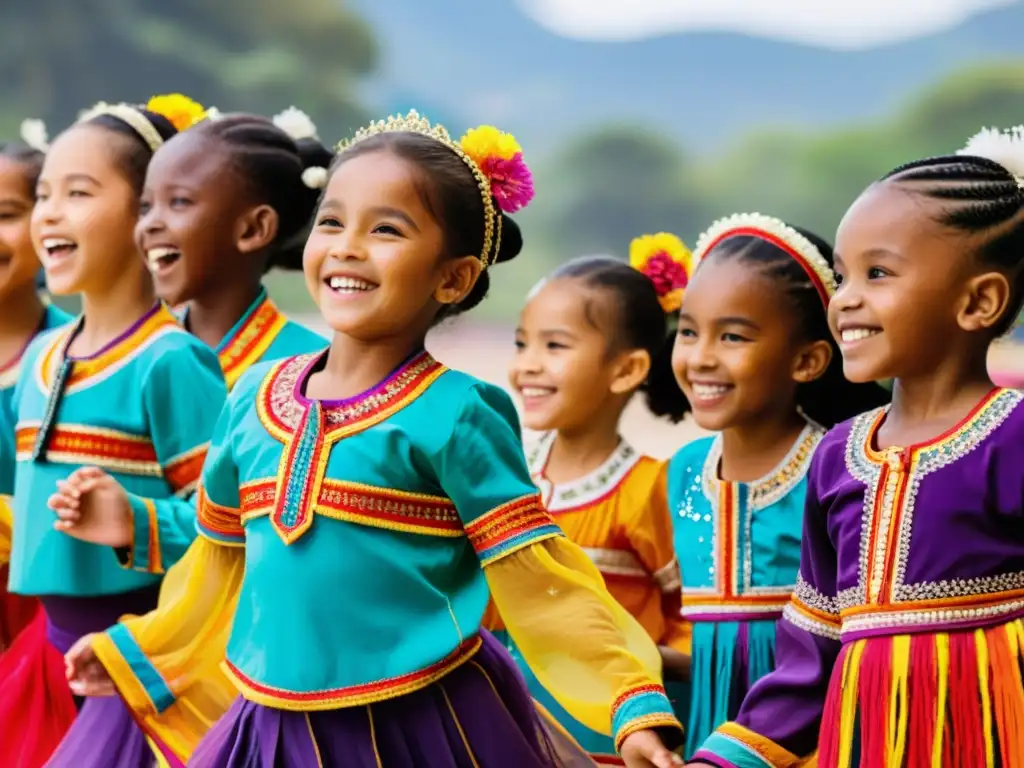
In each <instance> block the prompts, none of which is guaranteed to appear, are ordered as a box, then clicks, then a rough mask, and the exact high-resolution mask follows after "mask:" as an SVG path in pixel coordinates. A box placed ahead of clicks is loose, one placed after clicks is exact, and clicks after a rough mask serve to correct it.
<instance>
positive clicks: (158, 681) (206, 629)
mask: <svg viewBox="0 0 1024 768" xmlns="http://www.w3.org/2000/svg"><path fill="white" fill-rule="evenodd" d="M244 558H245V550H244V549H243V548H241V547H226V546H223V545H221V544H217V543H214V542H212V541H210V540H209V539H207V538H204V537H202V536H200V537H198V538H197V539H196V540H195V541H194V542H193V544H192V546H191V547H189V549H188V551H187V552H186V553H185V556H184V557H183V558H182V559H181V560H180V561H179V562H178V563H176V564H175V565H174V566H173V567H172V568H171V569H170V571H168V572H167V576H166V578H165V579H164V583H163V585H162V586H161V589H160V601H159V604H158V605H157V608H156V609H155V610H154V611H152V612H150V613H148V614H146V615H145V616H129V617H125V618H124V619H122V620H121V622H120V623H119V624H117V625H115V626H114V627H113V628H112V629H110V630H108V631H107V632H106V633H104V634H102V635H98V636H97V637H96V639H95V640H94V641H93V650H94V651H95V653H96V656H97V657H98V658H99V660H100V662H102V664H103V666H105V667H106V669H107V672H108V673H109V674H110V677H111V679H112V680H113V682H114V684H115V685H116V686H117V689H118V692H119V693H120V694H121V697H122V698H123V699H124V700H125V702H126V703H127V705H128V706H129V707H130V708H131V709H132V710H133V711H134V713H135V715H136V717H137V718H138V719H139V720H140V722H141V724H142V726H143V728H144V730H146V731H147V732H148V733H151V734H152V735H155V736H157V737H158V738H159V739H160V740H161V741H163V742H164V743H165V744H167V746H168V747H170V748H171V749H172V750H173V751H174V752H175V754H177V755H178V756H179V757H180V758H181V759H182V760H184V759H187V758H188V756H189V755H190V754H191V753H192V751H193V750H194V749H195V747H196V745H197V744H198V743H199V740H200V738H202V736H203V735H204V734H205V733H206V731H207V730H209V728H210V726H212V725H213V723H214V722H216V721H217V720H218V719H219V718H220V717H221V715H223V714H224V712H226V711H227V709H228V708H229V707H230V706H231V702H232V701H233V700H234V699H235V698H236V697H237V695H238V692H237V691H236V690H235V688H234V686H233V685H232V684H231V683H230V682H229V681H228V679H227V677H226V676H225V675H224V674H223V672H221V670H220V663H221V662H222V661H223V660H224V656H225V652H226V649H227V642H228V637H229V635H230V631H231V624H232V621H233V619H234V615H235V607H236V606H237V604H238V593H239V589H240V588H241V584H242V575H243V570H244Z"/></svg>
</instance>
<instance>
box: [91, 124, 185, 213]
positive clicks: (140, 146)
mask: <svg viewBox="0 0 1024 768" xmlns="http://www.w3.org/2000/svg"><path fill="white" fill-rule="evenodd" d="M135 109H136V110H137V111H138V113H139V114H140V115H142V116H143V117H145V118H146V119H147V120H148V121H149V122H150V124H151V125H152V126H153V128H155V129H156V132H157V133H158V134H160V138H161V139H163V140H164V141H167V140H168V139H171V138H173V137H174V136H175V135H176V134H177V133H178V129H177V128H175V127H174V126H173V125H172V124H171V121H170V120H168V119H167V118H166V117H164V116H163V115H159V114H157V113H156V112H150V111H149V110H148V109H143V108H142V107H135ZM84 125H97V126H99V127H100V128H105V129H106V130H108V131H111V132H112V133H116V134H119V135H121V136H125V137H126V138H128V139H130V141H127V142H120V143H119V145H118V146H116V147H114V151H115V152H117V153H118V155H119V157H118V160H119V163H118V164H119V165H120V166H121V167H122V168H123V170H124V174H125V177H126V178H127V179H128V182H129V183H130V184H131V186H132V189H134V190H135V196H136V197H141V196H142V188H143V186H144V185H145V183H146V169H147V168H148V167H149V161H150V160H152V159H153V150H152V149H151V148H150V146H149V144H147V143H146V141H145V139H143V138H142V136H140V135H139V134H138V132H137V131H136V130H135V129H134V128H132V127H131V126H130V125H129V124H128V123H126V122H125V121H124V120H122V119H121V118H119V117H115V116H114V115H107V114H100V115H96V116H95V117H92V118H90V119H88V120H86V121H85V123H84Z"/></svg>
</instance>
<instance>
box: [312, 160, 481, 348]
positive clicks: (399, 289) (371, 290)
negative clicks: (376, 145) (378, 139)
mask: <svg viewBox="0 0 1024 768" xmlns="http://www.w3.org/2000/svg"><path fill="white" fill-rule="evenodd" d="M422 183H423V182H422V181H421V179H420V177H419V176H418V173H417V170H416V168H415V167H414V166H412V165H410V164H409V163H408V162H406V161H405V160H403V159H401V158H399V157H397V156H396V155H394V154H392V153H390V152H386V151H375V152H369V153H367V154H363V155H357V156H356V157H353V158H351V159H348V160H346V161H345V162H343V163H342V164H341V165H340V166H339V167H338V168H337V169H336V170H335V171H334V173H333V174H332V176H331V179H330V181H329V182H328V185H327V188H326V190H325V192H324V197H323V201H322V203H321V204H320V208H319V210H318V211H317V213H316V218H315V219H314V227H313V231H312V233H311V234H310V237H309V240H308V241H307V243H306V249H305V252H304V254H303V271H304V272H305V275H306V287H307V288H308V289H309V292H310V294H311V295H312V296H313V299H314V300H315V301H316V303H317V305H318V306H319V307H320V312H321V314H322V315H323V317H324V319H325V320H326V321H327V323H328V325H330V326H331V328H332V329H334V330H335V331H337V332H339V333H343V334H345V335H348V336H352V337H354V338H358V339H360V340H363V341H371V340H380V339H384V338H388V337H395V336H406V335H409V336H415V335H419V334H423V333H426V330H427V328H428V327H429V326H430V323H431V321H432V320H433V318H434V317H435V316H436V314H437V312H438V310H439V308H440V306H441V304H442V303H449V302H451V301H454V300H457V299H459V298H461V296H464V295H465V293H468V291H469V290H470V288H472V286H473V283H474V282H475V281H476V277H477V276H479V266H478V265H479V262H478V261H477V260H476V259H474V258H472V257H461V258H452V259H449V258H445V256H444V254H443V247H444V234H443V232H442V230H441V227H440V225H439V224H438V222H437V220H436V219H435V218H434V216H433V215H432V214H431V213H430V211H429V210H428V209H427V208H426V205H425V204H424V201H423V199H422V197H421V194H420V191H419V188H418V184H422ZM467 270H468V272H469V273H472V274H468V273H467ZM467 275H468V276H467Z"/></svg>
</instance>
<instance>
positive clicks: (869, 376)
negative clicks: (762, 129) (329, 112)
mask: <svg viewBox="0 0 1024 768" xmlns="http://www.w3.org/2000/svg"><path fill="white" fill-rule="evenodd" d="M1022 133H1024V129H1015V130H1014V131H1010V132H1006V133H1002V132H999V131H984V132H982V133H981V134H979V136H977V137H975V139H973V140H972V141H971V142H970V144H969V145H968V146H967V148H966V149H964V150H962V151H961V152H959V153H956V154H952V155H949V156H945V157H939V158H931V159H927V160H922V161H918V162H913V163H910V164H908V165H905V166H902V167H900V168H898V169H896V170H894V171H893V172H892V173H890V174H888V175H887V176H886V177H884V178H883V179H881V180H880V181H879V182H877V183H875V184H873V185H871V186H870V187H869V188H868V189H867V190H865V192H864V193H863V194H862V195H861V196H860V197H859V198H858V199H857V200H856V201H855V202H854V204H853V205H852V207H851V208H850V210H849V211H848V213H847V214H846V216H845V217H844V218H843V221H842V224H841V225H840V228H839V231H838V233H837V236H836V249H835V251H834V252H833V249H832V248H831V247H830V246H829V244H828V243H827V242H826V241H825V240H824V239H823V238H821V237H819V236H817V235H815V234H813V233H810V232H807V231H804V230H801V229H798V228H796V227H794V226H791V225H789V224H787V223H785V222H783V221H781V220H779V219H776V218H772V217H770V216H765V215H761V214H737V215H733V216H729V217H726V218H724V219H721V220H720V221H718V222H715V223H714V224H712V225H711V226H710V227H709V228H708V230H707V231H706V232H705V233H704V234H703V235H702V236H701V237H700V238H699V239H698V240H697V242H696V246H695V248H694V250H693V252H692V253H691V252H690V251H689V250H688V249H687V248H686V247H685V246H684V245H683V243H682V242H681V241H680V240H679V239H678V238H676V237H674V236H673V235H669V234H665V233H661V234H657V235H647V236H643V237H640V238H638V239H637V240H635V241H634V242H633V244H632V246H631V248H630V259H629V262H628V263H627V262H626V261H622V260H619V259H615V258H611V257H600V256H597V257H585V258H579V259H574V260H572V261H569V262H568V263H566V264H565V265H563V266H562V267H560V268H559V269H557V270H556V271H555V272H554V273H553V274H551V275H550V276H549V277H547V278H546V279H545V280H543V281H541V283H540V284H538V285H537V286H536V288H535V289H534V290H533V291H532V292H531V293H530V294H529V296H528V297H527V298H526V303H525V306H524V307H523V310H522V313H521V315H520V321H519V325H518V328H517V329H516V333H515V353H514V356H513V358H512V362H511V365H510V371H509V383H510V388H511V390H512V392H513V394H514V395H516V397H517V398H518V399H519V400H520V404H521V414H522V424H523V425H524V426H525V427H527V428H529V429H531V430H535V431H537V432H539V433H541V438H540V440H539V441H538V442H537V443H536V444H535V445H532V446H530V447H528V448H526V449H524V447H523V443H522V438H521V434H520V417H519V415H518V414H517V411H516V409H515V407H514V405H513V403H512V400H511V398H510V397H509V396H508V395H507V394H505V392H504V391H503V390H502V389H499V388H498V387H496V386H493V385H491V384H486V383H484V382H482V381H479V380H477V379H474V378H473V377H471V376H469V375H467V374H464V373H460V372H458V371H454V370H450V369H448V368H447V367H445V366H444V365H443V364H442V363H441V362H439V361H437V360H435V359H434V358H433V357H432V356H431V355H430V353H429V352H427V351H426V349H425V338H426V336H427V333H428V331H429V329H430V328H432V327H433V326H434V325H436V324H437V323H438V322H441V321H443V320H445V319H447V318H450V317H453V316H456V315H458V314H461V313H463V312H466V311H468V310H469V309H472V308H473V307H474V306H476V305H477V304H478V303H480V302H481V301H482V300H483V299H484V298H485V295H486V294H487V292H488V289H489V287H490V282H491V280H492V279H494V278H493V275H492V272H491V270H492V269H494V268H495V267H496V266H497V265H499V264H501V263H503V262H507V261H509V260H511V259H513V258H515V257H516V256H517V255H518V254H519V252H520V250H521V249H522V247H523V239H522V234H521V232H520V230H519V227H518V225H517V224H516V223H515V220H514V218H513V217H512V214H514V213H515V212H517V211H518V210H520V209H521V208H522V207H524V206H525V205H526V204H528V203H529V202H530V199H531V198H532V196H533V180H532V176H531V175H530V172H529V169H528V167H527V166H526V164H525V162H524V160H523V155H522V150H521V148H520V147H519V145H518V144H517V143H516V142H515V140H514V138H513V137H512V136H510V135H508V134H505V133H502V132H500V131H498V130H497V129H495V128H493V127H491V126H482V127H480V128H476V129H473V130H471V131H469V132H468V133H467V134H466V135H465V136H464V137H462V139H461V140H456V139H454V138H453V137H452V136H450V135H449V134H448V133H447V131H446V130H445V129H444V128H442V127H440V126H436V125H431V124H430V123H429V122H428V121H427V120H426V119H425V118H423V117H421V116H419V115H418V114H416V113H410V114H408V115H405V116H399V117H393V118H388V119H387V120H383V121H379V122H376V123H373V124H371V125H370V126H369V127H367V128H365V129H363V130H362V131H360V132H359V133H357V134H356V135H355V136H354V137H353V138H352V139H350V140H348V141H346V142H344V143H342V144H341V145H339V146H338V147H337V148H336V149H335V150H334V151H331V150H328V149H326V148H325V147H324V145H323V144H322V143H321V142H320V141H319V139H318V138H317V135H316V129H315V127H314V126H313V125H312V123H310V121H309V120H308V118H307V117H306V116H305V115H303V114H302V113H301V112H298V111H297V110H295V109H290V110H287V111H286V112H284V113H282V114H281V115H278V116H277V117H276V118H273V119H267V118H262V117H256V116H251V115H241V114H221V113H219V112H217V111H216V110H203V109H202V108H201V107H200V106H199V105H197V104H195V103H194V102H192V101H190V100H188V99H186V98H184V97H181V96H171V97H158V98H156V99H154V100H152V101H151V102H150V103H149V104H148V105H147V106H146V107H145V108H142V107H137V106H131V105H125V104H116V105H108V104H101V105H97V106H96V107H95V108H93V109H92V110H89V111H88V112H86V113H84V114H83V115H82V117H81V118H80V119H79V120H78V121H77V122H76V123H75V124H74V125H72V126H71V127H69V128H68V129H67V130H65V131H64V132H63V133H62V134H60V136H58V137H57V139H56V140H55V141H54V142H53V144H52V146H43V144H42V142H41V141H38V140H37V141H33V142H31V143H33V144H35V146H25V145H23V144H6V145H2V147H0V494H3V495H4V496H3V497H2V498H3V500H2V501H0V562H2V563H4V565H5V566H6V567H7V568H8V569H9V573H7V574H6V575H5V581H6V582H7V593H5V594H3V595H0V643H2V646H0V647H2V648H4V650H3V652H2V655H0V758H2V762H3V764H4V765H12V766H18V767H19V768H22V767H23V768H37V766H43V765H52V766H58V767H59V766H70V765H75V766H76V768H80V767H82V768H92V767H96V768H99V767H100V766H112V767H114V768H144V767H145V768H148V766H151V765H153V764H157V765H160V766H167V767H168V768H170V767H173V766H182V765H185V764H186V763H187V764H188V765H194V766H201V767H203V768H222V767H224V766H227V767H228V768H232V767H237V768H242V767H243V766H244V767H245V768H249V767H253V768H279V767H280V768H307V766H309V767H312V766H354V767H356V768H362V767H363V766H366V768H374V767H380V768H413V767H414V766H432V767H433V766H437V767H438V768H463V767H464V766H465V767H467V768H468V767H469V766H474V767H475V766H479V768H523V767H525V766H538V768H543V767H544V766H585V765H591V766H593V765H595V764H597V765H626V766H630V767H631V768H649V767H650V766H656V767H657V768H668V767H669V766H672V765H682V764H683V758H686V759H688V760H691V761H692V764H693V765H710V766H718V767H719V768H765V767H766V766H770V767H772V768H789V767H791V766H804V765H814V764H817V765H821V766H823V768H852V767H853V766H872V767H873V766H889V767H890V768H898V767H900V766H915V765H919V764H921V765H932V766H947V765H965V766H966V765H970V766H986V767H987V768H995V767H996V766H1000V767H1001V768H1013V767H1014V766H1016V767H1017V768H1021V767H1022V766H1024V741H1022V737H1021V736H1020V730H1021V727H1022V726H1024V683H1022V661H1024V624H1022V623H1021V617H1022V616H1024V598H1022V595H1024V468H1022V467H1021V466H1020V462H1019V461H1017V460H1016V458H1017V457H1016V454H1015V453H1014V447H1013V446H1014V445H1015V444H1017V442H1018V441H1019V440H1021V439H1022V438H1024V408H1019V407H1018V406H1019V405H1020V401H1021V399H1022V395H1021V394H1019V393H1017V392H1015V391H1011V390H1004V389H999V388H996V387H995V386H994V385H993V384H992V382H991V380H990V379H989V377H988V374H987V370H986V365H985V361H986V353H987V349H988V345H989V344H990V342H991V341H992V340H993V339H995V338H997V337H998V336H1000V335H1001V334H1002V333H1003V332H1005V330H1006V329H1007V328H1009V327H1010V325H1011V324H1012V322H1013V320H1014V319H1015V317H1016V316H1017V315H1018V313H1019V312H1020V309H1021V304H1022V303H1024V135H1022ZM36 138H37V139H38V136H37V137H36ZM40 260H41V264H42V267H43V269H44V270H45V273H46V283H47V288H48V291H49V292H50V293H52V294H59V295H72V294H77V295H79V296H80V297H81V301H82V308H83V309H82V314H81V316H80V317H79V318H77V319H72V318H69V317H66V316H64V315H62V314H61V313H60V312H59V311H57V310H55V309H54V308H52V307H49V306H47V305H46V304H45V303H44V302H43V301H42V300H41V299H40V297H39V295H38V294H37V290H36V280H35V277H36V273H37V272H38V269H39V266H40ZM273 267H278V268H284V269H297V270H298V269H301V270H302V272H303V274H304V277H305V281H306V285H307V287H308V289H309V291H310V294H311V295H312V296H313V298H314V300H315V302H316V304H317V306H318V308H319V310H320V312H321V315H322V317H323V320H324V322H325V323H326V325H327V326H329V327H330V329H331V331H332V336H331V338H330V339H324V338H321V337H319V336H317V335H316V334H313V333H311V332H310V331H307V330H305V329H304V328H302V327H300V326H298V325H296V324H295V323H292V322H291V321H289V320H288V319H287V318H285V317H284V316H283V315H282V314H281V313H280V312H279V311H278V310H277V309H276V308H275V306H274V305H273V303H272V302H271V300H270V299H269V298H268V296H267V294H266V291H265V290H264V289H263V287H262V283H261V280H262V276H263V274H264V273H265V272H266V271H267V270H268V269H270V268H273ZM497 279H499V280H500V271H499V276H498V278H497ZM883 382H884V383H885V386H883V385H882V383H883ZM637 396H643V397H644V398H645V399H646V402H647V404H648V406H649V408H650V410H651V412H652V413H654V414H655V415H657V416H662V417H665V418H668V419H670V420H672V421H674V422H678V421H680V420H681V419H683V418H684V416H686V415H687V414H690V415H691V416H692V418H693V419H694V420H695V421H696V423H697V424H698V425H699V426H700V427H702V428H703V429H705V430H707V431H709V432H711V433H713V434H712V436H709V437H706V438H702V439H699V440H696V441H694V442H692V443H690V444H688V445H684V446H681V447H680V449H679V450H678V452H677V453H676V454H675V455H674V456H673V457H672V458H671V459H669V460H668V461H657V460H655V459H652V458H650V457H648V456H645V455H643V454H642V453H640V452H639V451H638V450H637V449H636V448H634V447H633V446H631V445H630V444H629V443H628V442H627V441H625V440H624V439H623V438H622V437H621V435H620V429H619V428H620V421H621V418H622V414H623V412H624V410H625V408H626V406H627V404H629V403H630V401H631V400H633V399H634V398H635V397H637ZM915 509H916V510H917V513H918V514H917V519H916V521H915V519H914V511H915ZM915 523H916V524H915Z"/></svg>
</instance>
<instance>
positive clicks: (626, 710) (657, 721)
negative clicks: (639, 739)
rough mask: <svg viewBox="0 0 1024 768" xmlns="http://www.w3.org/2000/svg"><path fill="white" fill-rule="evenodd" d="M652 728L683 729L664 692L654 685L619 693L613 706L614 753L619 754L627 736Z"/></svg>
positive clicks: (641, 686) (638, 686) (660, 687)
mask: <svg viewBox="0 0 1024 768" xmlns="http://www.w3.org/2000/svg"><path fill="white" fill-rule="evenodd" d="M651 728H673V729H675V730H679V731H681V730H682V729H683V726H682V725H681V724H680V723H679V720H678V719H676V716H675V714H674V713H673V712H672V702H670V701H669V698H668V696H667V695H666V694H665V689H664V688H663V687H662V686H660V685H657V684H655V683H645V684H644V685H637V686H633V687H632V688H628V689H626V690H625V691H623V692H622V693H620V694H619V695H618V697H616V699H615V702H614V703H613V704H612V734H614V736H615V751H616V752H619V751H621V749H622V742H623V741H625V739H626V737H627V736H629V735H630V734H632V733H636V732H637V731H645V730H649V729H651Z"/></svg>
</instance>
